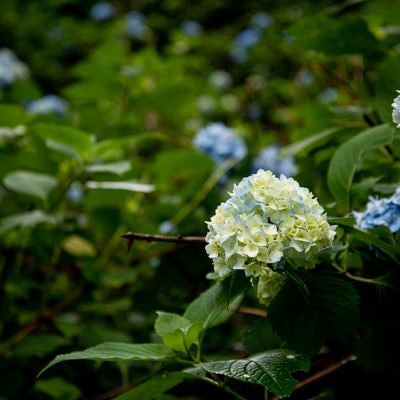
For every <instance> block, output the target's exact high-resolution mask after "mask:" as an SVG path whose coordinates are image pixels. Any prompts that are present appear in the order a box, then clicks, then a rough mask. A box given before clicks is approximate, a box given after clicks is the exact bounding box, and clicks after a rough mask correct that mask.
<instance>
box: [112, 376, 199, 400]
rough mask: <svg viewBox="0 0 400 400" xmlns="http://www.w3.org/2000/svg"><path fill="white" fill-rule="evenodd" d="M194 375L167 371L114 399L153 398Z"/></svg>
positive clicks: (137, 399)
mask: <svg viewBox="0 0 400 400" xmlns="http://www.w3.org/2000/svg"><path fill="white" fill-rule="evenodd" d="M187 378H191V379H193V378H194V376H193V375H190V374H185V373H183V372H165V373H163V374H162V375H156V376H153V377H152V378H150V379H148V380H147V381H146V382H144V383H142V384H141V385H139V386H137V387H135V388H134V389H132V390H129V391H128V392H126V393H124V394H122V395H121V396H118V397H116V398H114V400H153V399H155V398H158V396H159V395H161V394H163V393H165V392H166V391H167V390H169V389H172V388H173V387H175V386H177V385H179V384H180V383H182V382H183V381H184V380H185V379H187Z"/></svg>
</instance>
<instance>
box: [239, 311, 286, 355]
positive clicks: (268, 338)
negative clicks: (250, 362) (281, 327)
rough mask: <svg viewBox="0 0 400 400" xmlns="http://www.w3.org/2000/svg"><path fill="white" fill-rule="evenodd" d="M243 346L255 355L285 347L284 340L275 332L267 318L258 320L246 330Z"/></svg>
mask: <svg viewBox="0 0 400 400" xmlns="http://www.w3.org/2000/svg"><path fill="white" fill-rule="evenodd" d="M243 345H244V347H245V348H246V350H247V351H248V352H249V353H253V354H254V353H261V352H262V351H266V350H271V349H278V348H283V347H284V344H283V342H282V339H281V338H280V337H279V336H278V335H277V334H276V333H275V332H274V331H273V329H272V326H271V324H270V322H269V321H268V319H267V318H258V319H257V320H256V321H255V322H254V323H253V325H251V326H249V327H248V328H247V329H246V330H245V332H244V335H243Z"/></svg>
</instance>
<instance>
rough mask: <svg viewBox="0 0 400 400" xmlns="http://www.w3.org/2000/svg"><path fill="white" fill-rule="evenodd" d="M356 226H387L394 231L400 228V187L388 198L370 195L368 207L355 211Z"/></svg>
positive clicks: (368, 227) (367, 227)
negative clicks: (361, 210)
mask: <svg viewBox="0 0 400 400" xmlns="http://www.w3.org/2000/svg"><path fill="white" fill-rule="evenodd" d="M353 215H354V217H355V218H356V226H357V227H358V228H361V229H371V228H375V227H376V226H382V225H383V226H387V227H388V228H389V229H390V231H391V232H392V233H395V232H397V231H398V230H400V188H397V189H396V192H395V193H394V194H393V195H392V196H391V197H387V198H381V199H379V198H375V197H372V196H370V197H369V202H368V203H367V208H366V210H365V211H363V212H357V211H353Z"/></svg>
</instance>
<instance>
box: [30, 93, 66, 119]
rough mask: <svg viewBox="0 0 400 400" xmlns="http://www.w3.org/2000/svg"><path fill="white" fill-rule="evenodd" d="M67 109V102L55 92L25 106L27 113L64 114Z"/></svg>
mask: <svg viewBox="0 0 400 400" xmlns="http://www.w3.org/2000/svg"><path fill="white" fill-rule="evenodd" d="M67 109H68V104H67V102H66V101H65V100H63V99H62V98H61V97H59V96H57V95H55V94H48V95H46V96H43V97H42V98H40V99H36V100H32V101H30V102H29V103H28V104H27V105H26V107H25V111H26V113H27V114H64V113H65V112H66V111H67Z"/></svg>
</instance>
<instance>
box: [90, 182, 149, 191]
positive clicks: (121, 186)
mask: <svg viewBox="0 0 400 400" xmlns="http://www.w3.org/2000/svg"><path fill="white" fill-rule="evenodd" d="M86 187H87V188H88V189H110V190H127V191H130V192H142V193H150V192H152V191H153V190H154V185H149V184H146V183H140V182H133V181H111V182H97V181H87V182H86Z"/></svg>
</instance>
